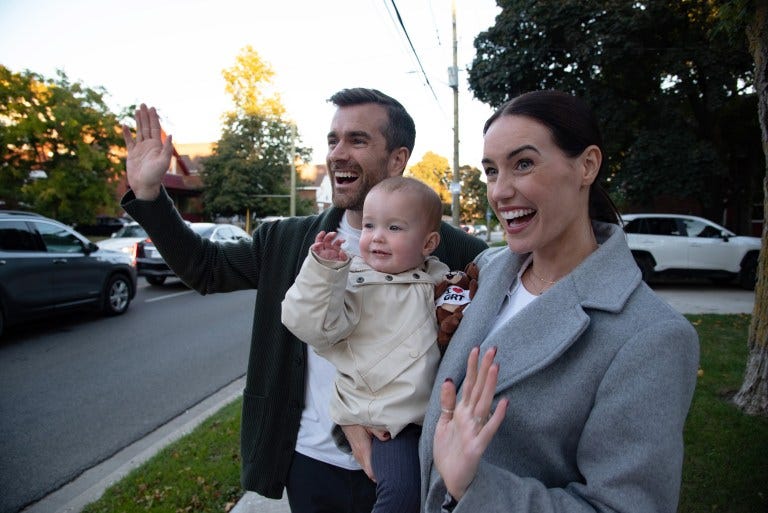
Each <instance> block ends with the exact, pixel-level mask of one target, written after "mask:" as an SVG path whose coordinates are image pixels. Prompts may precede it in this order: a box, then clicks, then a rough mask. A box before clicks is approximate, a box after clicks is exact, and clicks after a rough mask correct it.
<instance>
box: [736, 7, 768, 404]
mask: <svg viewBox="0 0 768 513" xmlns="http://www.w3.org/2000/svg"><path fill="white" fill-rule="evenodd" d="M747 38H748V40H749V49H750V51H751V52H752V56H753V57H754V59H755V89H756V90H757V112H758V117H759V122H760V132H761V135H762V143H763V155H765V163H766V176H765V178H763V220H764V221H763V236H762V245H761V249H760V259H759V263H758V268H757V272H758V279H757V285H756V286H755V309H754V311H753V312H752V323H751V324H750V326H749V341H748V344H749V356H748V358H747V367H746V370H745V372H744V382H743V383H742V385H741V390H739V392H738V393H737V394H736V396H735V397H734V398H733V400H734V402H735V403H736V405H737V406H738V407H739V408H740V409H741V410H742V411H744V412H745V413H747V414H749V415H768V275H767V273H768V262H766V260H768V249H767V248H768V217H766V216H768V4H766V2H756V8H755V16H754V18H753V19H752V21H751V22H750V24H749V26H748V27H747Z"/></svg>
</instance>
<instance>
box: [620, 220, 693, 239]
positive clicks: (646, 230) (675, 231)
mask: <svg viewBox="0 0 768 513" xmlns="http://www.w3.org/2000/svg"><path fill="white" fill-rule="evenodd" d="M624 231H626V232H627V233H643V234H646V235H672V236H682V237H685V236H686V234H687V233H686V230H685V225H684V224H683V223H682V222H679V221H678V220H677V219H672V218H669V217H644V218H642V217H641V218H638V219H634V220H632V221H630V222H629V223H627V225H626V226H625V227H624Z"/></svg>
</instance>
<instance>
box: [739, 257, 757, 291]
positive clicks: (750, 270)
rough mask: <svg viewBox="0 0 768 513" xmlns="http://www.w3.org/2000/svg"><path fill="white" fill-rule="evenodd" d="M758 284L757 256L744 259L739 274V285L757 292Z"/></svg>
mask: <svg viewBox="0 0 768 513" xmlns="http://www.w3.org/2000/svg"><path fill="white" fill-rule="evenodd" d="M756 282H757V255H755V254H750V255H747V256H745V257H744V261H742V262H741V272H739V285H741V288H743V289H747V290H755V283H756Z"/></svg>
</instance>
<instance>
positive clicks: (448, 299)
mask: <svg viewBox="0 0 768 513" xmlns="http://www.w3.org/2000/svg"><path fill="white" fill-rule="evenodd" d="M479 274H480V271H479V270H478V268H477V264H475V263H474V262H470V263H469V264H467V266H466V267H465V268H464V270H463V271H451V272H449V273H447V274H446V275H445V279H444V280H443V281H441V282H440V283H438V284H437V285H436V286H435V310H436V312H437V347H438V348H440V355H441V356H442V355H443V354H444V353H445V350H446V348H447V347H448V342H450V341H451V337H452V336H453V332H454V331H456V328H458V327H459V323H460V322H461V318H462V317H463V314H462V312H463V311H464V309H465V308H466V307H467V305H468V304H469V303H470V302H471V301H472V298H473V297H475V292H477V279H478V276H479Z"/></svg>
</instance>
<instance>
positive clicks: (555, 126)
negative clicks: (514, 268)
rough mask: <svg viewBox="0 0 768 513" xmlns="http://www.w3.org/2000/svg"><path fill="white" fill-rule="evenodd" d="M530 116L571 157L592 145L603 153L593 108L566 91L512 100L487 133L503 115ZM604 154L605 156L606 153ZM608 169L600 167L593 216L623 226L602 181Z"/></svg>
mask: <svg viewBox="0 0 768 513" xmlns="http://www.w3.org/2000/svg"><path fill="white" fill-rule="evenodd" d="M507 115H510V116H526V117H529V118H531V119H534V120H536V121H538V122H539V123H541V124H542V125H544V126H546V127H547V128H548V129H549V131H550V133H551V134H552V139H553V140H554V142H555V144H556V145H557V146H558V147H559V148H560V149H561V150H563V152H564V153H565V154H566V155H568V156H569V157H571V158H573V157H577V156H579V155H581V154H582V153H583V152H584V150H585V149H586V148H587V147H588V146H591V145H595V146H597V147H598V148H600V151H601V152H603V138H602V136H601V135H600V127H599V126H598V123H597V118H596V117H595V115H594V113H593V112H592V109H591V108H590V107H589V106H588V105H587V103H586V102H584V101H583V100H581V99H580V98H577V97H576V96H573V95H571V94H568V93H564V92H562V91H531V92H528V93H524V94H521V95H520V96H518V97H516V98H513V99H512V100H509V101H508V102H506V103H505V104H504V105H502V106H501V107H499V108H498V110H496V112H494V113H493V115H492V116H491V117H490V118H488V121H486V122H485V126H484V127H483V134H485V133H486V132H487V131H488V128H489V127H490V126H491V125H492V124H493V123H494V122H495V121H496V120H497V119H498V118H500V117H501V116H507ZM603 154H605V153H604V152H603ZM604 167H605V160H603V162H602V163H601V165H600V170H599V171H598V173H597V177H596V178H595V181H594V182H592V185H591V186H590V190H589V217H590V218H591V219H593V220H596V221H604V222H607V223H614V224H619V220H620V217H619V211H618V209H617V208H616V205H614V203H613V201H612V200H611V198H610V197H609V196H608V193H607V192H606V191H605V189H603V187H602V186H601V185H600V183H599V180H600V177H601V176H602V173H603V168H604Z"/></svg>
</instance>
